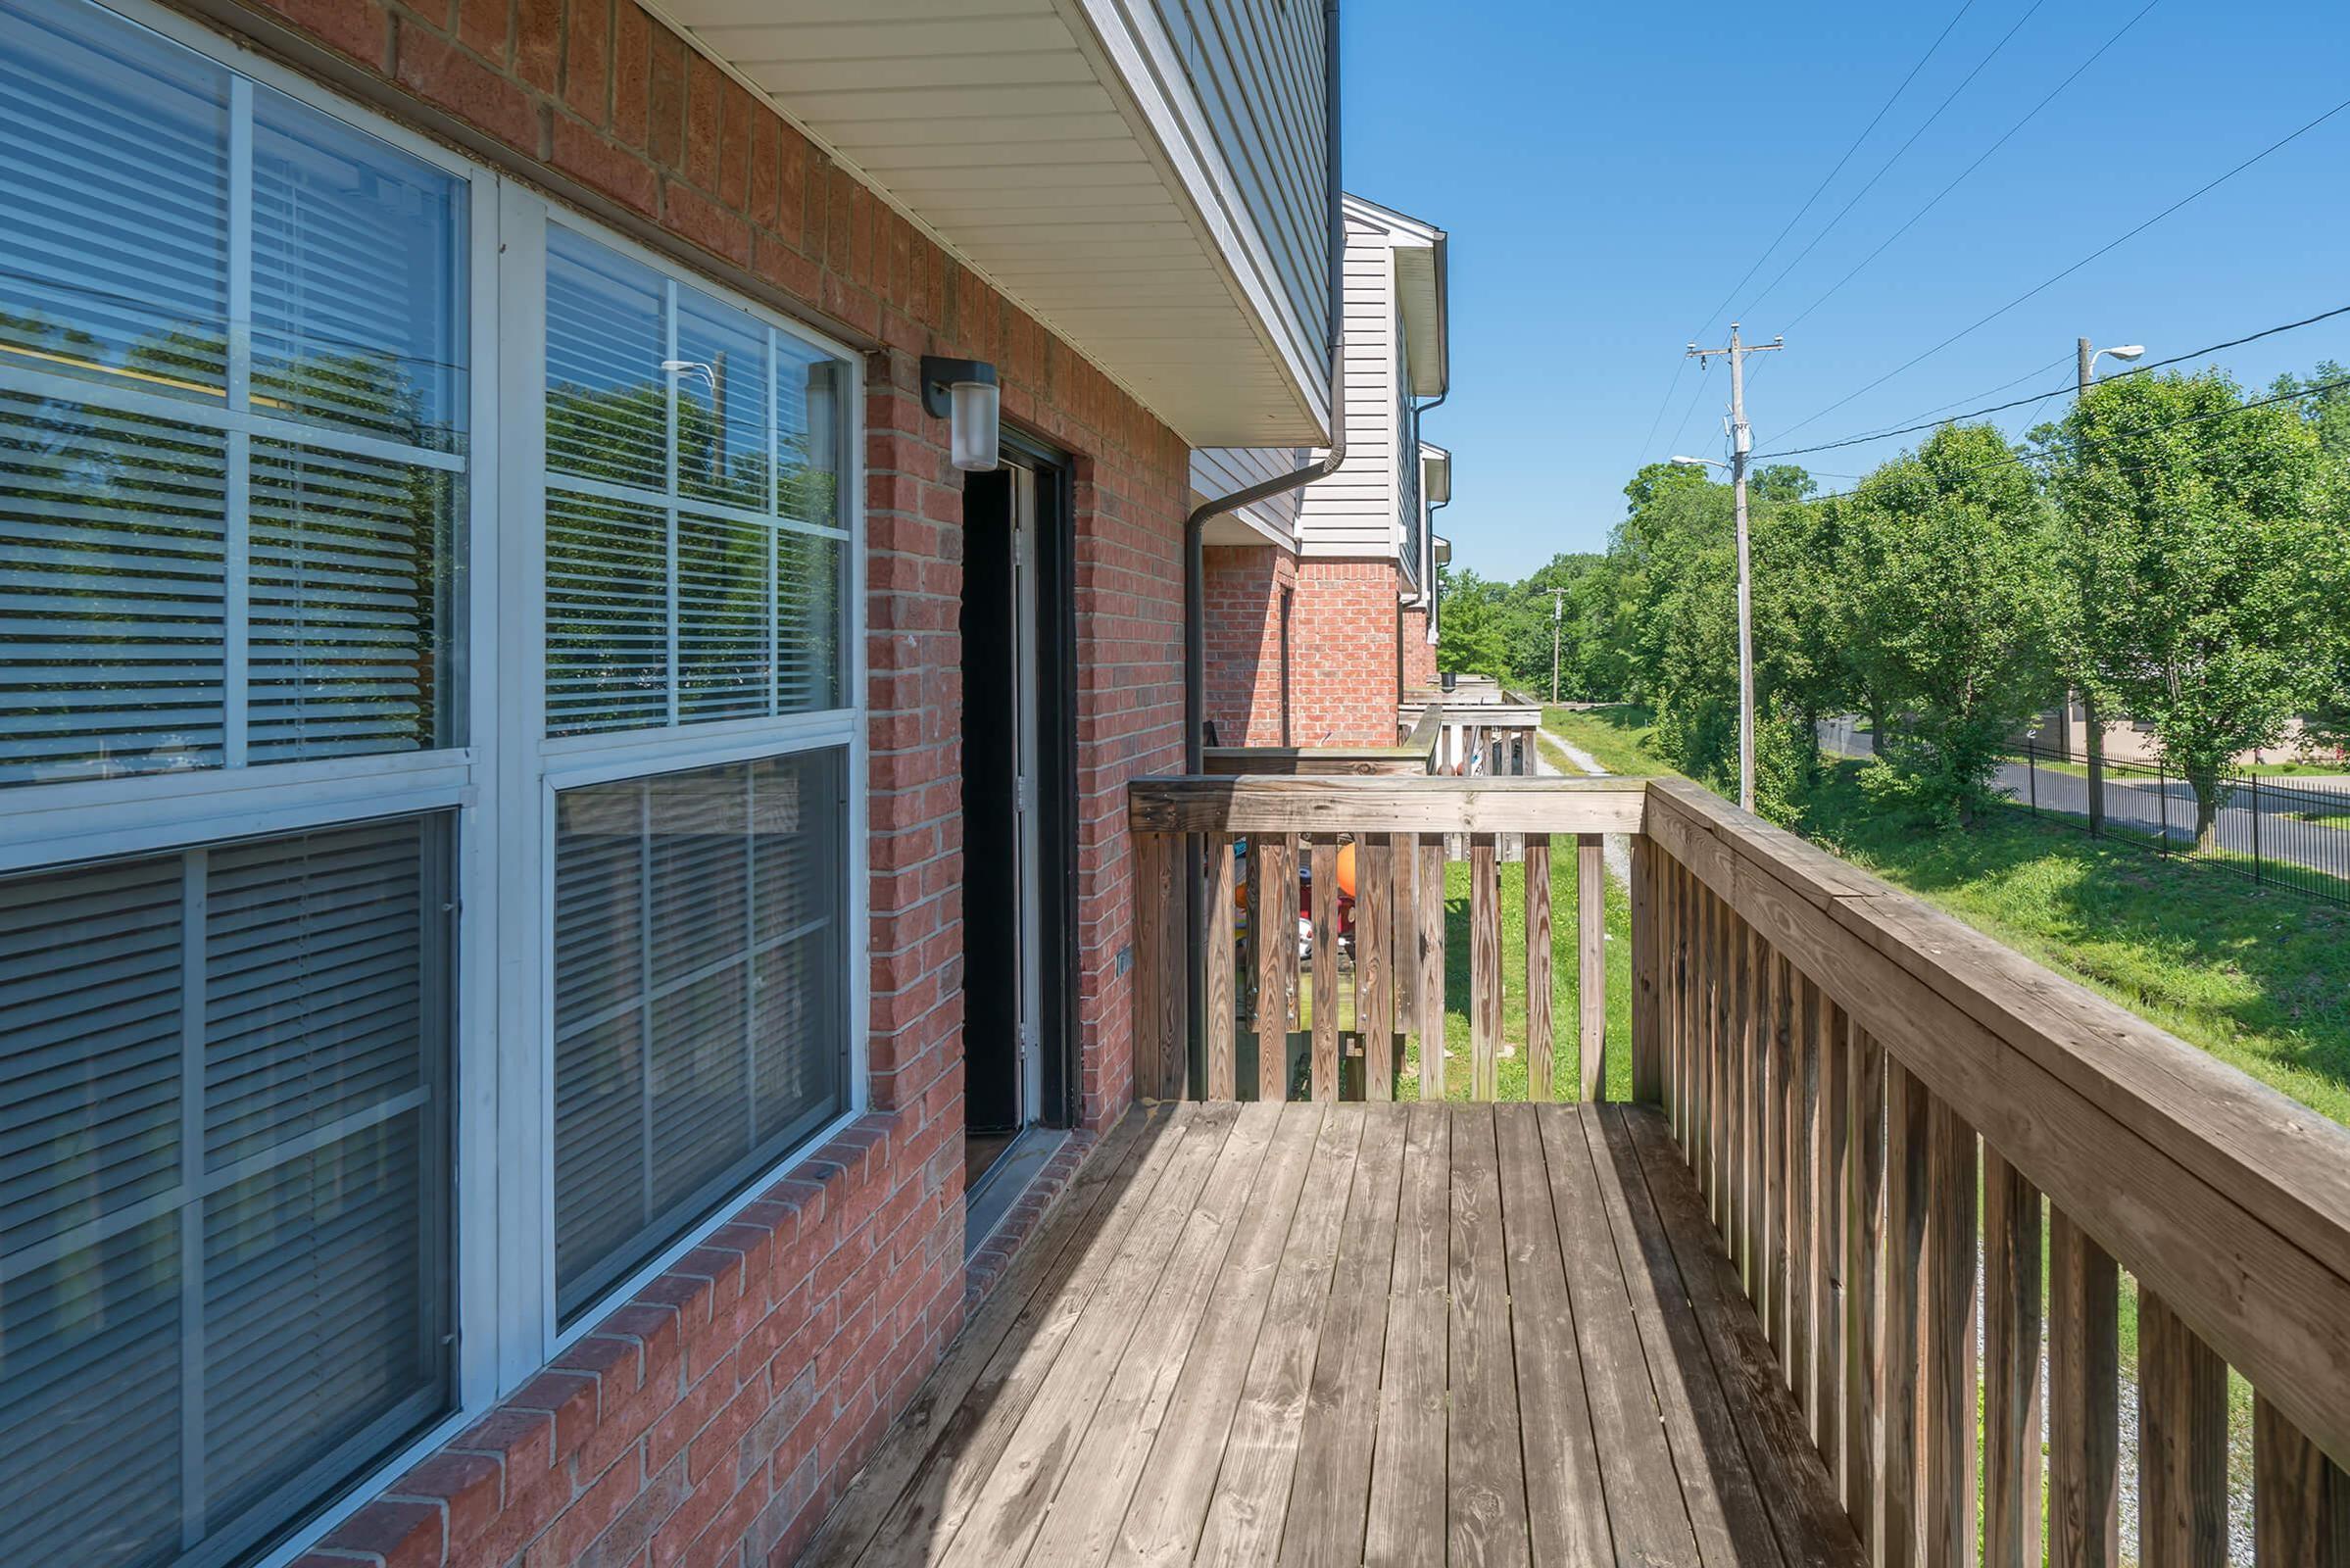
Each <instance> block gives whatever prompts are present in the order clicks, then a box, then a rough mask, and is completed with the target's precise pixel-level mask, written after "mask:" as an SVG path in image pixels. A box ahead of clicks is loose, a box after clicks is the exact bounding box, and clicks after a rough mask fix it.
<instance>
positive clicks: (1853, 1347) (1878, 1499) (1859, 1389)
mask: <svg viewBox="0 0 2350 1568" xmlns="http://www.w3.org/2000/svg"><path fill="white" fill-rule="evenodd" d="M1850 1046H1851V1058H1850V1060H1849V1062H1848V1063H1847V1064H1846V1074H1845V1077H1846V1082H1847V1083H1848V1084H1849V1086H1850V1092H1851V1093H1850V1106H1851V1109H1850V1112H1849V1114H1848V1116H1847V1118H1846V1121H1847V1124H1848V1129H1849V1137H1850V1140H1851V1144H1850V1151H1851V1152H1850V1158H1849V1161H1848V1169H1849V1170H1850V1172H1851V1183H1850V1186H1849V1187H1848V1189H1847V1192H1846V1196H1847V1206H1846V1208H1845V1210H1844V1401H1845V1420H1844V1506H1845V1509H1846V1511H1847V1512H1849V1513H1850V1514H1851V1515H1852V1524H1853V1528H1854V1529H1855V1530H1857V1531H1858V1532H1859V1534H1860V1542H1861V1545H1862V1546H1863V1547H1864V1548H1866V1549H1868V1550H1869V1552H1870V1554H1871V1560H1872V1561H1874V1560H1876V1549H1877V1544H1878V1543H1879V1542H1880V1541H1882V1540H1883V1539H1884V1538H1885V1470H1884V1446H1883V1441H1884V1430H1885V1384H1884V1380H1883V1378H1882V1376H1881V1375H1880V1368H1879V1365H1878V1358H1879V1355H1880V1354H1881V1353H1882V1350H1883V1340H1884V1334H1883V1328H1884V1322H1885V1315H1884V1313H1885V1301H1884V1289H1883V1288H1884V1282H1885V1049H1884V1048H1883V1047H1882V1046H1880V1045H1878V1044H1877V1042H1876V1041H1875V1040H1872V1039H1871V1038H1870V1037H1869V1035H1868V1033H1867V1032H1866V1031H1864V1030H1863V1029H1861V1028H1860V1026H1859V1025H1858V1024H1854V1025H1853V1026H1852V1031H1851V1036H1850Z"/></svg>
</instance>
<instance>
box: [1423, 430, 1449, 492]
mask: <svg viewBox="0 0 2350 1568" xmlns="http://www.w3.org/2000/svg"><path fill="white" fill-rule="evenodd" d="M1420 493H1421V494H1423V495H1425V496H1426V497H1427V498H1428V504H1429V505H1430V506H1432V507H1441V506H1444V505H1446V504H1447V503H1449V502H1450V501H1451V500H1452V454H1451V453H1450V452H1448V451H1446V450H1445V449H1444V448H1443V447H1440V446H1438V445H1437V444H1436V443H1435V442H1434V441H1423V442H1421V443H1420Z"/></svg>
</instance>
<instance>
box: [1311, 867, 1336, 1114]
mask: <svg viewBox="0 0 2350 1568" xmlns="http://www.w3.org/2000/svg"><path fill="white" fill-rule="evenodd" d="M1311 854H1312V857H1313V873H1314V875H1313V887H1314V1011H1313V1093H1314V1099H1316V1100H1321V1101H1330V1100H1336V1099H1338V1097H1339V848H1338V845H1337V844H1335V843H1334V842H1332V840H1331V838H1330V836H1329V835H1328V834H1319V835H1317V836H1316V837H1315V839H1314V845H1313V850H1312V852H1311Z"/></svg>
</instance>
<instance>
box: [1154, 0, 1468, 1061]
mask: <svg viewBox="0 0 2350 1568" xmlns="http://www.w3.org/2000/svg"><path fill="white" fill-rule="evenodd" d="M1322 138H1323V143H1324V146H1325V147H1326V148H1327V152H1326V154H1325V156H1326V157H1327V159H1328V165H1327V173H1328V176H1329V185H1330V193H1329V208H1330V213H1329V226H1330V256H1329V269H1330V300H1329V315H1330V331H1329V336H1330V446H1329V448H1328V450H1326V451H1325V452H1324V453H1323V454H1322V456H1321V458H1320V459H1318V460H1317V461H1315V462H1313V463H1309V464H1307V465H1306V466H1304V467H1302V468H1297V469H1294V470H1292V471H1291V472H1289V473H1283V474H1276V475H1275V476H1274V477H1272V478H1270V479H1260V480H1258V481H1257V482H1256V483H1255V484H1252V485H1248V486H1246V487H1245V488H1243V489H1239V490H1235V491H1233V492H1232V493H1231V494H1230V495H1224V496H1217V497H1215V498H1214V499H1213V500H1209V501H1204V502H1201V503H1200V504H1199V506H1198V507H1195V508H1194V509H1193V510H1192V514H1191V515H1190V516H1188V517H1185V518H1184V519H1183V770H1184V772H1186V773H1187V774H1192V775H1195V776H1196V775H1198V774H1199V771H1200V768H1201V766H1202V763H1201V760H1200V753H1201V750H1202V746H1203V743H1202V737H1201V725H1202V723H1203V721H1204V720H1205V717H1206V708H1207V694H1206V686H1207V583H1206V575H1207V568H1206V562H1205V555H1204V552H1203V550H1202V547H1201V542H1200V540H1201V534H1202V533H1203V531H1204V530H1205V529H1206V527H1207V522H1208V519H1209V518H1211V517H1216V516H1221V515H1223V514H1225V513H1228V512H1238V511H1240V510H1241V509H1243V508H1244V507H1252V506H1254V505H1256V503H1258V502H1259V501H1264V500H1268V499H1270V498H1271V497H1273V496H1277V495H1283V494H1286V493H1287V492H1289V491H1292V490H1300V489H1303V488H1304V487H1305V486H1307V485H1309V484H1311V483H1313V482H1314V481H1315V480H1316V479H1326V478H1328V477H1329V476H1330V475H1332V474H1334V473H1336V472H1337V471H1338V470H1339V466H1340V465H1341V464H1343V463H1345V462H1346V208H1345V205H1344V204H1345V201H1346V178H1345V175H1344V172H1343V169H1344V164H1343V160H1342V158H1341V155H1340V153H1341V150H1340V144H1339V0H1322ZM1447 387H1449V377H1447ZM1183 861H1184V863H1183V870H1184V877H1183V906H1184V922H1183V927H1184V940H1183V947H1184V975H1185V982H1186V984H1187V986H1188V987H1189V988H1190V990H1191V999H1190V1005H1189V1006H1187V1007H1186V1008H1185V1012H1186V1014H1187V1016H1188V1017H1189V1019H1190V1028H1189V1033H1190V1035H1191V1040H1190V1043H1189V1048H1188V1049H1189V1053H1190V1054H1191V1056H1192V1063H1191V1066H1192V1071H1193V1074H1194V1076H1193V1080H1192V1081H1193V1082H1195V1083H1198V1082H1199V1081H1200V1077H1199V1074H1200V1073H1202V1072H1203V1071H1204V1063H1202V1062H1201V1061H1199V1054H1200V1042H1201V1039H1202V1038H1203V1033H1202V1025H1203V1024H1204V1022H1205V1016H1204V1013H1203V1011H1202V1000H1201V997H1200V991H1201V987H1202V985H1203V982H1204V980H1205V975H1206V969H1205V964H1204V962H1203V959H1204V957H1205V954H1206V919H1207V901H1206V898H1205V896H1204V890H1203V889H1202V887H1201V885H1200V876H1201V872H1202V868H1203V862H1202V861H1201V859H1200V853H1199V837H1198V836H1197V835H1192V834H1187V835H1186V836H1185V841H1184V852H1183Z"/></svg>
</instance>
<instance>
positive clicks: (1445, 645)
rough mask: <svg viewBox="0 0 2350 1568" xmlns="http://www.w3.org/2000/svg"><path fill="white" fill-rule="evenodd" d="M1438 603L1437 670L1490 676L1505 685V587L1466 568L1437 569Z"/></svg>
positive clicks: (1443, 567)
mask: <svg viewBox="0 0 2350 1568" xmlns="http://www.w3.org/2000/svg"><path fill="white" fill-rule="evenodd" d="M1437 584H1438V587H1437V602H1438V604H1439V605H1440V606H1442V609H1441V611H1440V614H1441V616H1442V619H1441V620H1440V622H1439V628H1440V631H1439V636H1438V640H1437V645H1436V665H1437V668H1439V669H1441V670H1443V671H1444V672H1445V673H1447V674H1454V675H1490V676H1492V677H1493V679H1495V680H1502V681H1506V680H1508V679H1509V678H1510V673H1509V640H1508V637H1507V634H1506V628H1505V627H1504V625H1503V614H1502V608H1503V607H1502V585H1501V584H1499V583H1495V582H1491V581H1488V580H1487V579H1486V578H1483V577H1480V576H1479V575H1478V574H1477V573H1476V572H1474V571H1470V570H1468V569H1466V568H1463V569H1461V570H1458V571H1455V570H1454V569H1453V568H1451V567H1450V566H1439V567H1438V568H1437Z"/></svg>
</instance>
